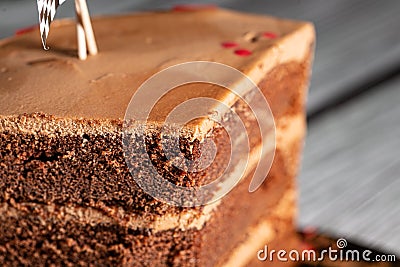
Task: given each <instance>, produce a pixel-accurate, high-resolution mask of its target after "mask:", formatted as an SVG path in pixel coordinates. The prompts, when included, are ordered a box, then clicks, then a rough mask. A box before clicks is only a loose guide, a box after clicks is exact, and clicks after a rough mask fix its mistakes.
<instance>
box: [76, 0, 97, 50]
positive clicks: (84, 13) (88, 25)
mask: <svg viewBox="0 0 400 267" xmlns="http://www.w3.org/2000/svg"><path fill="white" fill-rule="evenodd" d="M78 2H79V5H80V11H81V18H82V25H83V29H84V30H85V35H86V42H87V47H88V50H89V54H91V55H96V54H97V44H96V38H95V37H94V33H93V27H92V22H91V21H90V15H89V10H88V7H87V3H86V0H78Z"/></svg>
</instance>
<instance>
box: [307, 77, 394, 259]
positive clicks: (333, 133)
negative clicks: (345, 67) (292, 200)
mask: <svg viewBox="0 0 400 267" xmlns="http://www.w3.org/2000/svg"><path fill="white" fill-rule="evenodd" d="M399 103H400V76H399V77H397V78H396V79H394V80H392V81H389V82H387V83H385V84H382V85H381V86H380V87H379V88H377V89H376V90H374V91H371V92H368V93H367V94H365V95H363V96H361V97H360V98H358V99H356V100H354V101H351V102H349V103H346V104H344V105H343V106H341V107H339V108H338V109H337V110H334V111H331V112H330V113H328V114H325V115H323V116H321V117H319V118H318V119H316V120H314V121H313V123H312V124H311V125H310V127H309V134H308V138H307V143H306V149H305V156H304V164H303V172H302V175H301V176H300V189H301V190H300V191H301V192H300V208H301V212H300V224H301V225H302V226H304V225H316V226H318V227H320V228H322V229H324V230H327V231H330V232H335V234H336V235H338V234H339V235H343V236H348V237H352V238H353V239H355V240H361V241H363V242H366V243H367V244H371V245H377V246H378V247H383V248H386V249H388V250H390V251H393V252H395V253H397V254H399V255H400V231H399V230H400V229H399V226H400V205H399V203H400V179H399V178H400V157H399V155H400V154H399V151H400V138H399V137H400V105H399Z"/></svg>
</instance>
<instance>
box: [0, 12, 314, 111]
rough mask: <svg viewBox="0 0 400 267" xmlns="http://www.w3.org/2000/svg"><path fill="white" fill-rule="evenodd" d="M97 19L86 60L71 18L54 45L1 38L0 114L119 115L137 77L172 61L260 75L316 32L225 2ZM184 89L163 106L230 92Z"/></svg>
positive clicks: (291, 56) (55, 30) (28, 37)
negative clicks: (93, 47) (93, 48)
mask: <svg viewBox="0 0 400 267" xmlns="http://www.w3.org/2000/svg"><path fill="white" fill-rule="evenodd" d="M93 27H94V31H95V35H96V39H97V43H98V46H99V52H100V53H99V54H98V55H96V56H89V57H88V59H87V60H86V61H80V60H79V59H78V58H77V52H76V50H77V41H76V27H75V22H74V21H73V20H59V21H54V22H53V24H52V27H51V31H50V36H49V39H48V45H49V46H50V50H49V51H44V50H43V49H42V46H41V41H40V34H39V31H38V30H34V31H32V32H28V33H26V34H23V35H19V36H16V37H12V38H9V39H5V40H3V41H0V116H3V117H4V116H14V115H20V114H31V113H36V112H40V113H45V114H49V115H54V116H57V117H68V118H88V119H122V118H124V114H125V111H126V108H127V106H128V104H129V101H130V99H131V97H132V96H133V95H134V94H135V91H136V90H137V89H138V88H139V87H140V85H141V84H142V83H143V82H144V81H146V79H148V78H149V77H150V76H152V75H153V74H155V73H157V72H159V71H160V70H163V69H165V68H167V67H169V66H172V65H175V64H178V63H183V62H189V61H198V60H201V61H212V62H219V63H223V64H226V65H229V66H232V67H234V68H236V69H238V70H240V71H242V72H243V73H245V74H247V75H248V76H249V77H250V78H251V79H253V81H254V82H255V83H257V82H258V81H259V80H261V79H262V76H263V75H264V74H265V73H266V72H268V70H270V69H271V68H273V67H274V66H275V65H277V64H280V63H285V62H290V61H300V60H302V59H303V58H304V57H305V54H306V53H308V51H309V47H310V45H311V42H312V41H313V34H314V33H313V27H312V25H310V24H309V23H305V22H294V21H289V20H281V19H276V18H271V17H265V16H256V15H248V14H242V13H237V12H232V11H227V10H221V9H215V10H199V11H193V12H177V11H168V12H149V13H139V14H133V15H123V16H114V17H99V18H94V19H93ZM179 91H180V93H179V95H178V97H177V95H176V94H175V96H174V97H170V98H167V99H166V101H164V104H163V105H164V107H163V108H160V109H159V112H160V113H162V110H164V109H168V108H172V107H174V106H176V102H180V101H181V100H182V99H188V98H190V97H193V96H199V95H204V96H210V97H212V98H214V99H217V100H220V101H222V102H226V103H227V104H229V103H228V102H229V101H230V100H229V99H232V93H231V92H229V90H222V89H221V88H220V89H217V86H211V85H207V86H205V85H204V84H192V85H188V86H184V88H180V89H179ZM179 98H181V100H179ZM163 105H162V106H163ZM155 119H157V116H156V117H155Z"/></svg>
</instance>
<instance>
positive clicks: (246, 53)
mask: <svg viewBox="0 0 400 267" xmlns="http://www.w3.org/2000/svg"><path fill="white" fill-rule="evenodd" d="M235 54H236V55H238V56H242V57H247V56H250V55H251V54H252V52H251V51H250V50H247V49H237V50H235Z"/></svg>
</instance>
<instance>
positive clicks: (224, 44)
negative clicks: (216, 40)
mask: <svg viewBox="0 0 400 267" xmlns="http://www.w3.org/2000/svg"><path fill="white" fill-rule="evenodd" d="M221 45H222V46H223V47H225V48H233V47H236V46H238V44H237V43H234V42H223V43H222V44H221Z"/></svg>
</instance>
